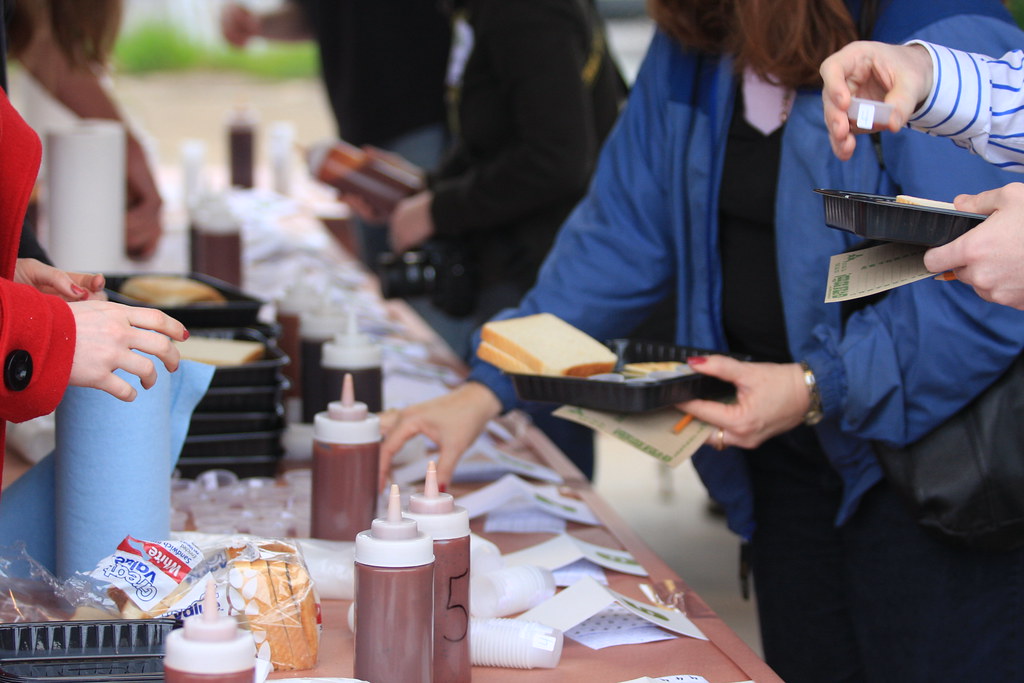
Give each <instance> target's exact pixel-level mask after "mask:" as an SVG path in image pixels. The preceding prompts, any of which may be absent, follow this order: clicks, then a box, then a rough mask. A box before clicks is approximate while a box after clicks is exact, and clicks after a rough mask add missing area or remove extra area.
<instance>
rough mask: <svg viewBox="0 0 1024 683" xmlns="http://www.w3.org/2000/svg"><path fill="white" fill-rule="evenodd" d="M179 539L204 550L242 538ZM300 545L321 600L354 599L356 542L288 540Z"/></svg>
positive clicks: (183, 535) (187, 534) (190, 534)
mask: <svg viewBox="0 0 1024 683" xmlns="http://www.w3.org/2000/svg"><path fill="white" fill-rule="evenodd" d="M173 536H174V538H176V539H178V540H186V541H191V542H192V543H195V544H196V545H198V546H199V547H200V548H203V549H204V552H210V550H211V549H212V548H216V547H221V548H225V547H227V546H228V545H230V544H232V543H233V542H234V540H233V539H236V538H240V537H239V536H237V535H235V534H228V535H224V534H204V533H200V532H198V531H178V532H175V533H174V534H173ZM291 542H294V543H296V544H298V546H299V549H300V550H301V551H302V557H303V560H305V563H306V569H307V570H308V571H309V575H310V576H311V577H312V578H313V585H314V586H315V587H316V593H317V595H318V596H319V597H320V599H321V600H351V599H352V598H353V597H354V595H355V590H354V585H355V543H352V542H351V541H328V540H324V539H319V538H300V539H294V541H289V543H291Z"/></svg>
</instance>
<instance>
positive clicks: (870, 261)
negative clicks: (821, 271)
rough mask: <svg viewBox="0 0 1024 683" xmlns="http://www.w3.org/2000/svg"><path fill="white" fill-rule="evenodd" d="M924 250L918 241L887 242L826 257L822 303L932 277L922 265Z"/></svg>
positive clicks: (866, 294) (847, 298) (845, 299)
mask: <svg viewBox="0 0 1024 683" xmlns="http://www.w3.org/2000/svg"><path fill="white" fill-rule="evenodd" d="M927 250H928V247H925V246H921V245H920V244H903V243H901V242H889V243H886V244H880V245H878V246H875V247H868V248H867V249H860V250H858V251H851V252H847V253H845V254H836V255H835V256H833V257H832V258H831V259H829V265H828V286H827V288H826V291H825V303H833V302H836V301H848V300H850V299H859V298H860V297H863V296H869V295H871V294H877V293H879V292H884V291H886V290H889V289H894V288H896V287H901V286H903V285H909V284H910V283H911V282H917V281H918V280H923V279H925V278H928V277H935V273H932V272H931V271H929V270H928V269H927V268H925V267H924V252H925V251H927Z"/></svg>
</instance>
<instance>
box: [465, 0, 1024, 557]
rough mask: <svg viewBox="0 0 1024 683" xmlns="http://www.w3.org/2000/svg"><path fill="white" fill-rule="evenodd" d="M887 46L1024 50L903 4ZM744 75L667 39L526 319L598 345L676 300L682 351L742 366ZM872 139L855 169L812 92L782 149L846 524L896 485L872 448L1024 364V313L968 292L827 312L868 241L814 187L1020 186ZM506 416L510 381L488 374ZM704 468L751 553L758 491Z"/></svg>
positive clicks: (792, 306)
mask: <svg viewBox="0 0 1024 683" xmlns="http://www.w3.org/2000/svg"><path fill="white" fill-rule="evenodd" d="M880 4H881V6H882V7H883V10H882V12H881V14H880V16H879V18H878V20H877V22H876V24H875V29H874V33H873V37H874V38H875V39H877V40H883V41H886V42H893V43H900V42H904V41H906V40H910V39H912V38H921V39H923V40H928V41H931V42H936V43H941V44H946V45H950V46H952V47H956V48H960V49H963V50H969V51H975V52H985V53H994V54H1001V53H1002V52H1005V51H1007V50H1009V49H1011V48H1014V47H1020V46H1022V45H1024V33H1022V32H1021V31H1020V30H1019V29H1017V27H1016V26H1015V25H1014V24H1013V23H1012V20H1011V19H1010V16H1009V14H1008V13H1007V12H1006V11H1005V9H1003V7H1002V6H1001V3H1000V2H999V1H998V0H893V1H892V2H885V1H884V0H883V1H882V2H881V3H880ZM735 80H736V79H735V74H734V73H733V69H732V65H731V63H730V61H729V60H728V59H727V58H717V57H710V56H708V55H702V54H698V53H695V52H692V51H686V50H684V49H683V48H681V47H680V46H679V44H678V43H676V42H675V41H673V40H672V39H670V38H669V37H667V36H666V35H664V34H661V33H658V34H656V35H655V37H654V39H653V41H652V44H651V46H650V48H649V51H648V54H647V56H646V57H645V60H644V63H643V65H642V67H641V69H640V73H639V75H638V77H637V81H636V83H635V85H634V87H633V91H632V93H631V96H630V99H629V103H628V105H627V107H626V109H625V110H624V111H623V114H622V115H621V117H620V120H619V122H618V123H617V125H616V128H615V129H614V130H613V132H612V134H611V136H610V138H609V140H608V141H607V143H606V145H605V147H604V149H603V151H602V155H601V158H600V160H599V164H598V168H597V171H596V173H595V176H594V179H593V181H592V184H591V187H590V190H589V192H588V194H587V196H586V197H585V198H584V199H583V201H582V202H581V203H580V204H579V205H578V206H577V208H576V209H575V211H574V212H573V214H572V215H571V216H570V217H569V219H568V220H567V222H566V223H565V225H564V226H563V228H562V230H561V232H560V233H559V236H558V239H557V242H556V244H555V246H554V248H553V250H552V251H551V253H550V255H549V256H548V258H547V261H546V262H545V264H544V266H543V268H542V270H541V273H540V275H539V278H538V281H537V284H536V285H535V287H534V288H533V289H532V290H531V291H530V292H529V293H528V294H527V295H526V296H525V297H524V299H523V300H522V302H521V304H520V306H519V307H518V309H516V310H511V311H505V312H503V313H502V314H501V316H499V317H513V316H519V315H528V314H531V313H536V312H539V311H549V312H551V313H554V314H555V315H558V316H559V317H561V318H563V319H565V320H567V321H568V322H570V323H572V324H573V325H575V326H577V327H579V328H580V329H582V330H584V331H586V332H587V333H589V334H590V335H591V336H593V337H595V338H598V339H609V338H614V337H617V336H622V335H623V333H624V332H626V331H628V330H631V329H633V328H634V327H635V326H636V324H638V323H639V322H640V321H641V320H643V318H644V317H645V313H646V312H647V311H648V310H649V309H650V307H652V306H654V305H655V304H656V303H657V301H658V300H659V299H660V298H661V297H662V295H663V293H664V292H665V291H666V290H667V289H668V288H670V287H673V286H674V287H675V288H676V293H677V298H678V309H677V314H678V320H677V323H676V338H677V341H678V342H679V343H680V344H685V345H689V346H694V347H698V348H705V349H723V350H724V349H727V343H726V340H725V335H724V333H723V330H722V317H721V316H722V310H721V296H720V293H721V288H722V283H721V268H720V258H719V254H718V185H719V180H720V177H721V173H722V161H723V156H724V151H725V143H726V134H727V132H728V128H729V121H730V118H731V116H732V110H733V99H734V92H735ZM867 143H868V140H867V139H866V138H865V139H863V140H862V141H861V144H859V145H858V146H857V150H856V154H855V155H854V157H853V159H851V160H850V161H848V162H840V161H839V160H838V159H837V158H836V157H835V156H833V154H832V153H831V150H830V147H829V142H828V137H827V133H826V130H825V126H824V122H823V116H822V106H821V92H820V90H817V89H807V90H804V91H800V92H798V93H797V95H796V97H795V99H794V103H793V109H792V112H791V114H790V116H789V119H788V122H787V124H786V129H785V131H784V134H783V140H782V157H781V166H780V169H779V184H778V192H777V197H776V208H775V221H776V244H777V246H776V248H777V256H778V264H779V270H780V272H779V279H780V282H781V288H782V301H783V310H784V314H785V319H786V330H787V333H788V338H789V343H790V350H791V352H792V356H793V358H796V359H801V360H806V361H807V362H808V363H809V364H810V366H811V368H812V369H813V371H814V374H815V376H816V378H817V381H818V384H819V387H820V390H821V397H822V404H823V406H824V409H825V413H826V417H825V419H824V420H823V421H822V422H821V423H819V425H818V426H817V427H816V429H817V433H818V436H819V438H820V441H821V443H822V446H823V447H824V449H825V451H826V452H827V454H828V457H829V459H830V461H831V463H832V465H833V467H834V468H835V470H836V471H837V472H838V473H839V475H840V477H841V478H842V481H843V485H844V490H843V499H842V503H841V506H840V509H839V512H838V515H837V519H836V523H837V524H842V523H843V522H844V521H845V520H847V519H848V518H849V517H850V515H851V514H852V513H853V512H854V510H855V509H856V503H857V501H858V500H859V499H860V497H861V495H862V494H863V493H864V492H865V491H867V490H868V489H869V488H870V487H871V486H873V485H874V484H875V483H877V482H878V481H879V479H880V478H881V476H882V474H881V470H880V468H879V465H878V463H877V461H876V459H875V456H874V455H873V452H872V449H871V444H870V441H871V440H873V439H878V440H883V441H886V442H889V443H892V444H896V445H905V444H907V443H910V442H912V441H915V440H916V439H918V438H920V437H921V436H923V435H924V434H926V433H927V432H929V431H930V430H931V429H933V428H934V427H936V426H937V425H938V424H940V423H941V422H942V421H943V420H945V419H946V418H948V417H949V416H950V415H952V414H954V413H955V412H957V410H959V409H960V408H962V407H963V406H964V405H965V404H966V403H968V402H969V401H970V400H971V399H972V398H973V397H974V396H976V395H977V394H978V393H980V392H981V391H982V390H983V389H984V388H985V387H987V386H988V385H989V384H990V383H991V382H993V381H994V380H995V379H996V378H997V377H998V376H999V375H1000V374H1001V373H1002V372H1003V371H1004V370H1005V369H1006V368H1007V367H1008V366H1009V365H1010V363H1011V361H1012V360H1013V359H1014V358H1015V357H1016V356H1017V355H1018V354H1019V353H1020V352H1021V350H1022V347H1024V313H1021V312H1019V311H1016V310H1013V309H1010V308H1006V307H1002V306H998V305H995V304H990V303H987V302H985V301H983V300H982V299H980V298H979V297H978V296H977V295H976V294H975V293H974V291H973V290H972V289H971V288H970V287H968V286H966V285H963V284H961V283H946V282H936V281H934V280H932V279H926V280H923V281H921V282H917V283H915V284H912V285H907V286H904V287H900V288H897V289H895V290H893V291H891V292H889V295H888V296H886V297H885V298H884V299H882V300H881V301H879V302H877V303H873V304H871V305H869V306H867V307H865V308H863V309H861V310H860V311H858V312H855V313H853V314H852V315H850V317H849V318H848V319H847V320H846V322H845V324H844V321H843V319H842V315H841V309H840V305H839V304H825V303H823V299H824V292H825V283H826V277H827V273H828V265H829V257H830V256H832V255H833V254H838V253H841V252H843V251H845V250H848V249H850V248H851V247H853V246H854V245H855V244H857V243H858V241H859V238H857V237H856V236H854V235H851V234H849V233H846V232H843V231H839V230H833V229H831V228H828V227H827V226H825V224H824V211H823V205H822V201H821V198H820V197H819V196H818V195H816V194H815V193H814V192H812V190H813V189H814V188H835V189H846V190H855V191H862V192H871V193H879V194H894V193H895V192H896V191H897V190H899V191H901V192H903V193H905V194H911V195H916V196H920V197H928V198H931V199H940V200H946V201H951V200H952V199H953V197H954V196H956V195H957V194H959V193H961V192H979V191H982V190H985V189H990V188H993V187H997V186H1001V185H1005V184H1006V183H1008V182H1012V181H1014V180H1019V179H1020V178H1019V176H1014V175H1013V174H1010V173H1007V172H1005V171H1000V170H998V169H996V168H995V167H993V166H990V165H988V164H986V163H985V162H984V161H982V160H981V159H978V158H977V157H973V156H971V155H969V154H967V153H966V152H964V151H963V150H961V149H959V148H957V147H956V146H955V145H953V144H952V143H950V142H949V141H946V140H941V139H935V138H931V137H929V136H925V135H920V134H917V133H910V132H904V133H901V134H899V135H892V134H888V133H886V134H884V135H883V140H882V149H883V156H884V160H885V166H886V170H885V171H883V170H882V168H881V166H880V164H879V162H878V159H877V157H876V155H875V152H874V150H873V149H872V146H871V145H870V144H867ZM471 379H472V380H476V381H479V382H483V383H484V384H486V385H487V386H488V387H490V388H491V389H492V390H493V391H494V392H495V393H496V394H497V395H498V397H499V398H500V399H501V401H502V403H503V405H504V407H505V408H512V407H514V406H515V405H516V399H515V394H514V392H513V390H512V387H511V384H510V383H509V382H508V380H507V378H505V377H503V376H502V375H501V373H500V372H499V371H498V370H497V369H496V368H494V367H493V366H490V365H487V364H485V363H482V362H479V361H477V362H476V364H475V365H474V367H473V368H472V373H471ZM694 462H695V465H696V466H697V468H698V471H699V472H700V474H701V477H702V478H703V480H704V482H705V484H706V485H707V486H708V488H709V490H710V491H711V493H712V495H713V496H714V497H715V498H716V499H717V500H719V501H720V502H721V503H723V505H725V507H726V510H727V512H728V513H729V524H730V527H731V528H732V529H733V530H734V531H735V532H737V533H739V534H741V535H743V536H745V537H749V536H750V534H751V532H752V530H753V516H752V506H751V497H750V492H749V480H748V477H747V473H746V470H745V465H744V462H743V458H742V456H741V455H740V453H738V452H736V451H727V452H726V453H721V454H719V453H712V452H702V453H699V454H698V455H697V457H695V459H694Z"/></svg>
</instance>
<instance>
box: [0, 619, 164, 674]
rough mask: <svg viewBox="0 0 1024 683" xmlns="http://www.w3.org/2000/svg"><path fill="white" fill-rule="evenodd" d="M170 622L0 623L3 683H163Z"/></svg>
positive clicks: (149, 620)
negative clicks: (142, 682) (64, 682)
mask: <svg viewBox="0 0 1024 683" xmlns="http://www.w3.org/2000/svg"><path fill="white" fill-rule="evenodd" d="M174 627H175V622H174V620H173V619H145V620H134V619H125V620H116V619H115V620H109V621H53V622H35V623H21V624H2V625H0V683H3V682H5V681H11V682H14V681H18V682H24V681H54V680H63V681H80V682H82V683H86V682H89V683H92V682H94V681H95V682H97V683H99V682H100V681H119V682H121V683H135V681H162V680H163V679H164V673H163V670H164V669H163V656H164V640H165V638H166V637H167V634H168V633H170V632H171V629H173V628H174Z"/></svg>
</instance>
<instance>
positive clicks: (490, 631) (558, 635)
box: [469, 619, 563, 669]
mask: <svg viewBox="0 0 1024 683" xmlns="http://www.w3.org/2000/svg"><path fill="white" fill-rule="evenodd" d="M562 643H563V636H562V632H561V631H559V630H558V629H557V628H552V627H550V626H545V625H544V624H538V623H537V622H534V621H523V620H522V619H470V621H469V659H470V662H472V664H473V665H474V666H504V667H510V668H513V669H553V668H555V667H556V666H558V661H559V660H560V659H561V657H562Z"/></svg>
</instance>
